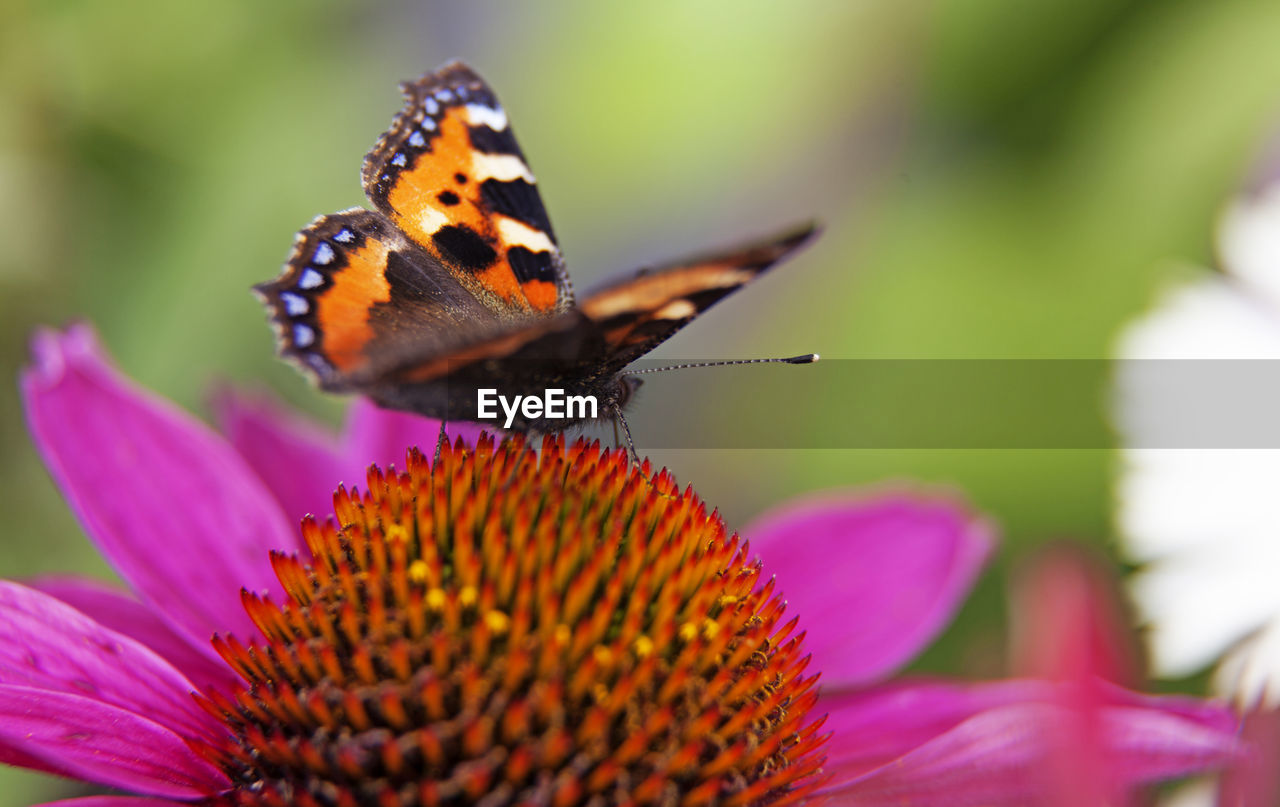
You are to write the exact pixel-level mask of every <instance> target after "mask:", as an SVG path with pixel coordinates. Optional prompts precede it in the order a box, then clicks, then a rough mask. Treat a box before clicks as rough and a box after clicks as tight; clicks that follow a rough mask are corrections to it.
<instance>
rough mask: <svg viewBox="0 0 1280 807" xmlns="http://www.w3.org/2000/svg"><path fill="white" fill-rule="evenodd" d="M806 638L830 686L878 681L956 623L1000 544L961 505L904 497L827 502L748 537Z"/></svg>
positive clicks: (803, 507)
mask: <svg viewBox="0 0 1280 807" xmlns="http://www.w3.org/2000/svg"><path fill="white" fill-rule="evenodd" d="M742 534H743V535H744V536H746V537H747V538H748V539H749V540H750V541H751V546H752V548H753V549H754V550H755V551H757V552H758V553H759V554H760V557H761V559H762V560H763V561H764V566H765V568H766V569H768V570H769V571H770V573H772V574H773V575H774V576H776V577H777V579H778V582H779V584H780V586H781V588H782V590H784V591H786V593H787V599H788V601H789V605H788V610H789V611H790V612H791V613H793V614H797V615H799V617H800V618H801V620H802V624H804V626H805V629H806V630H807V631H808V637H807V639H806V644H807V645H808V646H809V648H810V650H811V652H812V653H813V659H814V666H815V668H816V669H820V670H822V676H823V681H824V682H825V683H826V685H827V686H828V687H831V686H842V685H859V684H865V683H867V682H870V681H873V680H875V679H878V678H880V677H882V676H884V675H886V674H888V673H890V672H892V671H893V670H895V669H896V668H898V667H899V666H901V665H902V664H904V663H905V662H907V661H909V660H910V659H911V658H913V657H914V656H915V655H916V654H917V653H919V652H920V650H921V649H922V648H923V647H924V646H925V645H926V644H927V643H928V642H929V641H930V640H932V639H933V638H934V637H935V636H937V634H938V633H939V632H940V631H941V630H942V629H943V628H944V627H945V626H946V625H947V623H948V622H950V620H951V618H952V616H953V615H954V614H955V612H956V611H957V610H958V609H959V607H960V605H961V603H962V602H963V601H964V598H965V595H967V594H968V592H969V589H970V588H971V587H972V585H973V583H974V580H975V579H976V578H977V576H978V572H979V571H981V569H982V566H983V564H984V563H985V562H986V560H987V557H988V556H989V555H990V553H991V550H992V548H993V547H994V545H995V537H994V536H995V530H994V528H993V527H992V526H991V524H990V523H989V522H987V521H984V520H983V519H981V518H979V517H978V516H976V515H974V514H973V513H972V512H971V511H969V510H968V509H966V508H965V507H964V506H963V505H962V504H960V503H958V502H956V501H954V500H951V499H945V498H936V497H935V498H925V497H919V496H911V495H907V494H891V495H881V496H875V497H869V498H859V497H856V496H852V495H845V496H840V495H824V496H820V497H814V498H809V499H802V500H800V501H798V502H796V503H793V504H789V505H784V506H783V507H781V508H779V509H777V510H774V511H772V512H770V513H767V514H766V515H765V516H763V517H762V518H761V519H760V520H759V521H757V522H756V523H754V524H752V525H751V526H749V527H747V528H746V529H744V530H743V531H742Z"/></svg>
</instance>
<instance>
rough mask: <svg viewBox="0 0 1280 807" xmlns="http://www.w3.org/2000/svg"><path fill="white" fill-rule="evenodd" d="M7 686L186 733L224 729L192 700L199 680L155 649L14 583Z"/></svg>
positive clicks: (1, 673)
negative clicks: (69, 698)
mask: <svg viewBox="0 0 1280 807" xmlns="http://www.w3.org/2000/svg"><path fill="white" fill-rule="evenodd" d="M0 683H3V684H10V685H17V686H23V687H28V688H33V689H39V690H46V691H49V692H63V693H69V694H73V695H76V696H78V697H81V698H85V699H92V700H94V701H97V702H100V703H103V704H110V705H112V706H114V707H118V708H120V709H125V710H128V711H130V712H134V713H136V714H140V715H146V716H147V717H148V718H149V719H151V720H153V721H155V722H156V723H157V724H159V725H162V726H165V727H167V728H169V729H171V730H173V731H175V732H178V733H179V734H181V735H183V736H184V737H197V736H204V737H214V736H217V734H218V733H219V732H220V728H219V725H218V723H217V722H216V721H214V719H213V718H212V717H210V716H209V715H208V714H207V713H205V712H204V710H202V709H201V708H200V707H199V706H197V705H196V704H195V702H194V701H193V700H192V698H191V692H192V690H193V687H192V685H191V683H190V682H189V681H187V679H185V678H183V677H182V675H181V674H180V673H179V672H178V671H177V670H175V669H174V668H173V667H172V666H170V665H169V663H168V662H166V661H165V660H164V659H162V658H160V657H159V656H157V655H156V654H155V653H154V652H152V651H151V650H150V649H149V648H147V647H145V646H144V645H142V644H140V643H138V642H136V641H134V640H133V639H130V638H129V637H127V636H125V635H123V634H120V633H116V632H115V631H113V630H109V629H107V628H105V627H103V626H102V625H100V624H98V623H97V622H95V621H93V620H92V619H90V618H89V617H88V616H85V615H84V614H82V613H81V612H79V611H77V610H76V609H74V608H72V607H71V606H69V605H67V604H66V603H63V602H61V601H60V600H57V599H54V598H53V597H50V596H48V595H47V594H42V593H41V592H39V591H35V590H34V589H30V588H27V587H26V586H22V585H19V584H17V583H13V582H10V581H7V580H0Z"/></svg>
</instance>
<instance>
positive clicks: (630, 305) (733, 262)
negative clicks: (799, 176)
mask: <svg viewBox="0 0 1280 807" xmlns="http://www.w3.org/2000/svg"><path fill="white" fill-rule="evenodd" d="M816 232H817V228H816V226H815V225H813V224H808V225H805V226H804V227H801V228H799V229H796V230H793V231H791V232H788V233H786V234H784V235H781V236H777V237H774V238H770V239H768V240H766V241H761V242H758V243H755V244H751V245H749V246H745V247H738V248H736V249H730V250H726V251H724V252H719V253H714V254H708V255H704V256H702V257H700V258H694V259H691V260H687V261H681V262H679V263H675V264H671V265H669V266H667V267H665V268H661V269H654V270H650V271H647V272H641V273H639V274H637V275H636V276H635V277H632V278H630V279H628V280H625V281H623V282H621V283H616V284H613V285H610V286H608V287H606V288H604V289H601V290H599V291H597V292H594V293H593V294H590V295H589V296H588V297H587V298H586V299H585V300H583V301H582V304H581V306H580V308H581V311H582V313H583V314H585V315H586V317H587V318H588V319H589V320H590V321H591V322H592V324H593V326H594V328H595V329H597V330H598V332H599V334H600V343H601V344H602V345H603V350H604V355H603V356H601V357H600V362H601V364H602V366H603V367H604V368H607V369H609V370H610V371H612V372H617V371H618V370H621V369H622V368H623V367H625V366H627V365H628V364H630V363H631V362H633V361H635V360H636V359H638V358H640V357H641V356H643V355H644V354H646V353H648V352H649V351H651V350H653V349H654V348H655V347H657V346H658V345H660V344H662V343H663V342H665V341H666V340H667V339H669V338H671V336H672V335H673V334H674V333H675V332H676V331H678V330H680V329H681V328H683V327H684V326H686V325H688V324H689V323H690V322H692V321H693V319H694V318H695V317H697V316H698V315H699V314H701V313H702V312H703V311H706V310H707V309H708V308H710V307H711V306H713V305H715V304H716V303H718V302H719V301H720V300H722V299H724V298H725V297H727V296H728V295H730V294H732V293H733V292H735V291H737V290H738V289H740V288H742V287H743V286H744V285H746V284H747V283H750V282H751V281H752V280H755V279H756V278H757V277H759V276H760V275H761V274H762V273H764V272H765V271H766V270H768V269H769V268H770V267H772V266H773V265H774V264H776V263H777V262H778V261H781V260H782V259H783V258H785V257H787V256H788V255H790V254H791V253H793V252H795V251H796V250H797V249H799V248H800V247H801V246H803V245H804V244H805V242H807V241H808V240H809V239H810V238H812V237H813V235H814V234H815V233H816Z"/></svg>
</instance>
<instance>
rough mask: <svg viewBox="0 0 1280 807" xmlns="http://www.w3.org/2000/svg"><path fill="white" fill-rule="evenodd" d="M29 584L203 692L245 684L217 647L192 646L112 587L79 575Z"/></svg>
mask: <svg viewBox="0 0 1280 807" xmlns="http://www.w3.org/2000/svg"><path fill="white" fill-rule="evenodd" d="M26 585H28V586H30V587H31V588H34V589H36V590H37V591H43V592H44V593H45V594H48V595H49V596H51V597H57V598H58V599H59V600H62V601H63V602H65V603H67V604H68V605H70V606H71V607H72V608H75V609H76V610H77V611H80V612H81V613H83V614H89V615H91V616H92V617H93V619H94V621H96V622H97V623H98V624H99V625H102V626H103V627H106V628H110V629H111V630H113V631H115V632H117V633H122V634H124V635H125V636H128V637H129V638H131V639H135V640H137V641H139V642H141V643H142V644H144V645H146V646H147V647H149V648H151V649H152V650H154V651H155V652H156V653H158V654H159V655H160V656H161V657H162V658H163V659H164V660H165V661H168V662H169V663H170V664H172V665H173V666H174V667H176V668H177V669H178V670H179V671H180V672H181V673H182V674H183V675H184V676H186V677H187V679H188V680H190V681H191V683H193V684H195V686H196V687H198V688H200V689H205V688H208V687H225V686H231V685H233V684H236V683H238V682H239V681H240V677H239V676H237V675H236V674H235V673H234V672H232V671H231V668H230V667H228V666H227V663H226V662H225V661H223V660H222V658H221V657H220V656H219V655H218V654H217V652H215V651H214V649H213V646H212V645H211V644H209V643H208V642H202V643H199V644H192V643H191V640H190V637H188V636H187V634H185V633H178V632H177V631H175V630H173V629H172V628H170V627H169V626H168V625H166V624H165V623H164V622H162V621H161V620H160V619H158V618H157V617H156V615H155V614H154V613H152V611H151V609H150V608H148V607H147V606H146V605H143V604H142V603H140V602H138V601H137V600H136V599H134V598H133V597H131V596H129V595H128V594H127V593H125V592H123V591H119V590H117V589H115V588H113V587H112V586H109V585H107V584H105V583H101V582H98V581H96V580H89V579H86V578H77V577H41V578H37V579H35V580H28V581H26Z"/></svg>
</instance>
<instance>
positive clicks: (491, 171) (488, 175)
mask: <svg viewBox="0 0 1280 807" xmlns="http://www.w3.org/2000/svg"><path fill="white" fill-rule="evenodd" d="M471 173H472V174H473V175H474V176H475V178H476V182H484V181H485V180H486V179H496V180H498V181H499V182H510V181H511V180H513V179H523V180H524V181H525V182H528V183H529V184H531V185H532V184H533V183H534V182H535V181H536V180H535V179H534V178H533V173H532V172H530V171H529V166H527V165H525V164H524V160H522V159H520V158H519V157H517V156H515V155H514V154H481V153H479V152H476V153H475V154H473V155H472V157H471Z"/></svg>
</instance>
